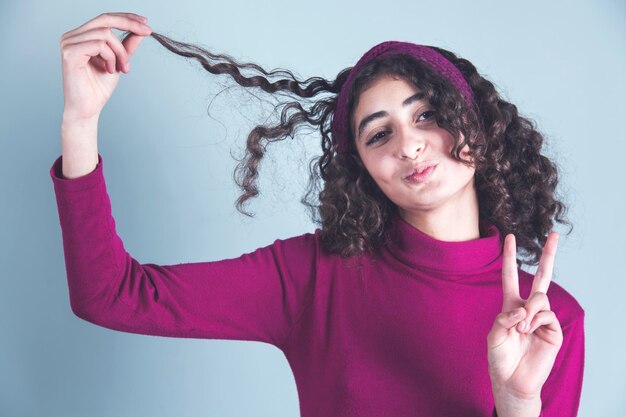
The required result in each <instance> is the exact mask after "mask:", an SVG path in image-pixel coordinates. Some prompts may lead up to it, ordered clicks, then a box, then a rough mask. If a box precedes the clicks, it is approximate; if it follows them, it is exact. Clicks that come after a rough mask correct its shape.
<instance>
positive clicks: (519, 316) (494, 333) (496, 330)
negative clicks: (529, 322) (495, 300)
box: [487, 307, 526, 349]
mask: <svg viewBox="0 0 626 417" xmlns="http://www.w3.org/2000/svg"><path fill="white" fill-rule="evenodd" d="M525 318H526V310H525V309H524V307H520V308H516V309H515V310H511V311H507V312H503V313H500V314H498V315H497V316H496V320H495V321H494V323H493V327H492V328H491V331H490V332H489V336H488V337H487V344H488V347H489V348H490V349H493V348H496V347H498V346H500V345H501V344H502V343H504V341H505V340H506V338H507V337H508V336H509V330H511V329H512V328H513V327H515V326H516V325H517V323H519V322H520V321H522V320H524V319H525Z"/></svg>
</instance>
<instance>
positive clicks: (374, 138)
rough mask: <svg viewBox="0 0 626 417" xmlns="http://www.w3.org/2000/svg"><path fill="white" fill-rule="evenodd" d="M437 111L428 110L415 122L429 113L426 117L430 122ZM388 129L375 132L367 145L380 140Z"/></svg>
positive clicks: (416, 121)
mask: <svg viewBox="0 0 626 417" xmlns="http://www.w3.org/2000/svg"><path fill="white" fill-rule="evenodd" d="M434 113H435V111H434V110H427V111H425V112H423V113H420V114H419V116H418V117H417V119H415V123H418V122H419V121H420V119H421V118H422V116H424V115H428V117H427V118H426V120H425V121H426V122H429V121H431V120H433V114H434ZM387 132H388V130H381V131H378V132H376V133H374V135H372V136H370V138H369V140H368V141H367V142H365V146H369V145H371V144H373V143H376V142H378V141H380V140H381V139H382V138H383V137H384V136H385V135H384V134H385V133H387Z"/></svg>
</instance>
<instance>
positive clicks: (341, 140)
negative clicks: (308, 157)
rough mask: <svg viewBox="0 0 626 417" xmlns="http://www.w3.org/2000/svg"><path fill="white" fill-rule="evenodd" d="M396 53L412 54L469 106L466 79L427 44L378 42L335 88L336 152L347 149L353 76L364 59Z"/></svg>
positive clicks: (373, 58) (366, 61) (334, 138)
mask: <svg viewBox="0 0 626 417" xmlns="http://www.w3.org/2000/svg"><path fill="white" fill-rule="evenodd" d="M399 53H403V54H408V55H412V56H414V57H415V58H417V59H419V60H420V61H423V62H425V63H426V64H428V65H429V66H430V67H431V68H432V69H434V70H435V71H437V72H438V73H439V74H441V75H443V76H444V77H445V78H447V79H448V80H449V81H450V82H451V83H452V84H453V85H454V86H455V87H456V88H457V89H458V90H459V91H460V92H461V93H462V94H463V96H464V98H465V101H466V103H467V105H468V106H469V107H471V106H472V103H473V101H474V95H473V94H472V89H471V88H470V86H469V85H468V84H467V81H465V78H463V74H461V71H459V70H458V68H457V67H456V66H454V64H453V63H452V62H450V61H448V60H447V59H446V58H445V57H444V56H443V55H441V54H440V53H439V52H437V51H435V50H434V49H431V48H429V47H428V46H425V45H417V44H414V43H410V42H400V41H386V42H382V43H379V44H378V45H375V46H374V47H372V48H371V49H370V50H369V51H367V52H366V53H365V54H364V55H363V56H362V57H361V59H359V61H358V62H357V63H356V65H355V66H354V67H352V69H350V73H349V74H348V79H346V81H345V82H344V83H343V85H342V86H341V90H340V91H339V95H338V97H337V106H336V109H335V114H334V116H333V120H332V123H331V132H332V139H333V142H334V144H336V146H337V151H338V152H345V151H347V150H348V141H349V139H348V123H349V121H348V92H349V91H350V88H351V86H352V82H353V80H354V77H355V76H356V74H357V73H358V72H359V71H360V70H361V68H363V66H365V64H367V63H368V62H370V61H372V60H375V59H379V58H382V57H385V56H388V55H393V54H399Z"/></svg>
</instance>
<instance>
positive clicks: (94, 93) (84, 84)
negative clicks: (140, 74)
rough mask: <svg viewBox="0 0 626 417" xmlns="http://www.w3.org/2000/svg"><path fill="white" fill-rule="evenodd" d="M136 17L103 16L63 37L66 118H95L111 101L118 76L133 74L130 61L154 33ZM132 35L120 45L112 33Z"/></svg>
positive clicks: (123, 15)
mask: <svg viewBox="0 0 626 417" xmlns="http://www.w3.org/2000/svg"><path fill="white" fill-rule="evenodd" d="M145 22H147V19H146V18H143V17H141V16H139V15H136V14H134V13H103V14H101V15H99V16H97V17H95V18H93V19H91V20H90V21H88V22H87V23H85V24H83V25H82V26H79V27H78V28H76V29H73V30H71V31H69V32H66V33H64V34H63V35H62V36H61V40H60V44H61V62H62V67H63V94H64V98H65V108H64V117H65V118H70V117H71V118H73V119H77V120H86V119H92V118H96V117H97V116H98V115H99V114H100V112H101V111H102V108H103V107H104V105H105V103H106V102H107V101H108V99H109V98H110V97H111V94H112V93H113V90H114V89H115V86H116V85H117V82H118V80H119V72H120V71H123V72H125V73H128V72H129V71H130V57H131V56H132V55H133V54H134V53H135V50H136V49H137V47H138V46H139V43H141V41H142V40H143V38H144V37H145V36H148V35H150V34H151V33H152V29H150V27H149V26H148V25H146V24H145ZM113 28H115V29H120V30H126V31H129V32H132V34H131V35H130V36H127V37H126V38H125V39H124V40H123V41H120V40H119V39H118V38H117V36H115V34H114V33H113V32H112V30H111V29H113Z"/></svg>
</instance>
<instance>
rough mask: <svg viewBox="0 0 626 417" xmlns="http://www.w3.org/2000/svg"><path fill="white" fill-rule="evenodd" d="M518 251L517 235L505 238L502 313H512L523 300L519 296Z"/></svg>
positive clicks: (508, 235) (509, 235)
mask: <svg viewBox="0 0 626 417" xmlns="http://www.w3.org/2000/svg"><path fill="white" fill-rule="evenodd" d="M516 252H517V249H516V247H515V235H514V234H512V233H509V234H507V235H506V236H505V237H504V249H503V254H502V311H503V312H505V311H510V310H513V309H514V308H517V307H518V302H519V300H521V297H520V294H519V278H518V276H517V256H516Z"/></svg>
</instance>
